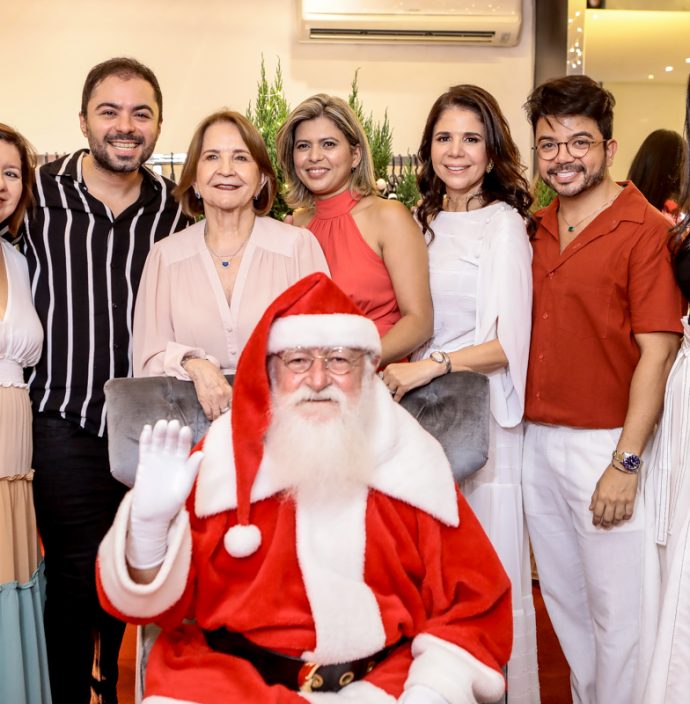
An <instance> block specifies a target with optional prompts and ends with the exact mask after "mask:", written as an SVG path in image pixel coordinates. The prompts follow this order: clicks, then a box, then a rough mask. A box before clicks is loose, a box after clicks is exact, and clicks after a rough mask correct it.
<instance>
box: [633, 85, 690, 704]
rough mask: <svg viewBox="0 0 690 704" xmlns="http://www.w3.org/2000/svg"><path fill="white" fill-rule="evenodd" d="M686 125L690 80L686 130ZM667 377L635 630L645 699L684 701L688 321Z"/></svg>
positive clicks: (684, 196) (688, 280)
mask: <svg viewBox="0 0 690 704" xmlns="http://www.w3.org/2000/svg"><path fill="white" fill-rule="evenodd" d="M689 130H690V81H689V82H688V91H687V94H686V113H685V133H686V134H688V133H689ZM687 147H688V145H687V143H686V155H685V166H684V174H683V188H682V193H681V196H680V199H679V213H681V214H683V215H682V219H681V221H680V222H679V223H678V225H676V227H675V228H674V229H673V231H672V232H673V235H674V237H673V238H672V239H671V245H672V249H673V269H674V273H675V276H676V281H677V282H678V285H679V287H680V290H681V291H682V293H683V295H684V296H685V298H686V299H688V300H690V237H688V232H690V152H689V151H688V148H687ZM682 322H683V329H684V335H683V342H682V344H681V347H680V350H679V351H678V356H677V357H676V361H675V363H674V365H673V368H672V369H671V373H670V374H669V376H668V380H667V382H666V395H665V397H664V411H663V414H662V417H661V421H660V423H659V429H658V431H657V434H656V437H655V440H654V445H653V448H652V455H651V459H650V462H649V468H648V470H647V474H646V477H645V484H644V502H645V515H646V516H647V532H646V548H647V550H646V554H645V584H644V596H645V598H644V603H643V612H642V629H641V633H642V635H641V637H640V667H639V668H638V672H639V673H640V675H641V682H640V683H639V684H640V686H639V687H638V688H637V691H638V692H639V693H640V694H641V698H640V699H638V701H641V702H643V704H685V702H686V701H687V700H688V696H689V694H688V693H689V692H690V321H689V319H688V316H685V317H684V318H683V319H682Z"/></svg>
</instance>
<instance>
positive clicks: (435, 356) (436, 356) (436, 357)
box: [429, 351, 445, 364]
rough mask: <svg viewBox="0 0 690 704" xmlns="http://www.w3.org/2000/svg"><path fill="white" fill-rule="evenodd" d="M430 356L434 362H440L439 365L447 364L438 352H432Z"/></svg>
mask: <svg viewBox="0 0 690 704" xmlns="http://www.w3.org/2000/svg"><path fill="white" fill-rule="evenodd" d="M429 356H430V357H431V359H433V360H434V362H438V363H439V364H443V363H444V362H445V360H444V359H443V355H442V354H441V353H440V352H438V351H436V352H432V353H431V354H430V355H429Z"/></svg>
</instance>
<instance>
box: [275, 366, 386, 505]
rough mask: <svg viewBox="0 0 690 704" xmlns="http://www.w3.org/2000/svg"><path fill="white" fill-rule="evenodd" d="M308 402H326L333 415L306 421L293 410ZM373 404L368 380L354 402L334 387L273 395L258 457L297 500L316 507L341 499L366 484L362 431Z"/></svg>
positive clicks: (370, 468)
mask: <svg viewBox="0 0 690 704" xmlns="http://www.w3.org/2000/svg"><path fill="white" fill-rule="evenodd" d="M310 399H311V402H317V403H319V402H320V403H327V402H328V401H326V399H331V400H332V402H334V403H336V404H338V408H337V412H336V413H335V414H334V415H333V416H332V417H328V418H317V417H314V418H313V419H311V418H310V417H309V414H308V413H303V412H301V411H300V408H299V407H300V405H303V404H305V403H309V400H310ZM373 403H374V394H373V380H372V379H368V378H364V379H363V380H362V388H361V393H360V395H359V398H358V399H357V400H356V401H354V402H352V401H348V399H347V397H346V396H345V394H344V393H343V392H342V391H341V390H340V389H339V388H338V387H335V386H329V387H327V388H325V389H323V390H322V391H319V392H316V391H312V390H311V389H308V388H307V387H301V388H299V389H297V390H296V391H294V392H292V393H290V394H285V395H284V396H281V397H280V398H278V397H276V394H275V393H274V394H273V395H272V416H271V424H270V426H269V428H268V432H267V434H266V440H265V445H264V453H265V455H266V457H267V459H268V460H269V461H270V467H271V472H272V473H273V475H274V476H275V478H276V480H277V481H278V482H280V484H281V485H282V486H286V487H287V488H288V492H289V493H290V494H291V495H292V496H293V497H295V498H297V499H299V500H300V501H308V502H311V501H314V502H316V503H319V504H323V503H328V502H332V501H341V500H343V499H345V500H347V497H348V496H351V495H352V494H353V493H354V492H357V491H358V490H361V488H362V487H363V486H366V485H368V484H369V482H370V480H371V477H372V475H373V472H374V469H375V466H374V460H373V456H372V452H371V447H370V442H369V437H368V433H367V430H368V429H370V428H371V423H370V417H371V415H372V414H371V412H370V409H371V408H372V407H373Z"/></svg>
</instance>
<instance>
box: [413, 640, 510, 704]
mask: <svg viewBox="0 0 690 704" xmlns="http://www.w3.org/2000/svg"><path fill="white" fill-rule="evenodd" d="M412 655H413V657H414V660H413V661H412V665H411V666H410V671H409V673H408V676H407V681H406V682H405V689H409V688H410V687H413V686H414V685H424V686H426V687H429V688H430V689H433V690H434V691H436V692H438V693H439V694H440V695H441V696H442V697H444V698H445V699H447V700H448V704H466V702H473V701H477V702H495V701H497V700H498V699H500V698H501V697H502V696H503V693H504V691H505V680H504V679H503V676H502V675H501V674H500V673H499V672H497V671H496V670H494V669H493V668H491V667H489V666H488V665H485V664H484V663H483V662H481V660H478V659H477V658H475V657H474V655H472V654H471V653H469V652H468V651H467V650H465V649H463V648H459V647H458V646H457V645H454V644H453V643H450V642H448V641H447V640H441V639H440V638H437V637H436V636H432V635H429V634H428V633H423V634H422V635H419V636H417V637H416V638H415V639H414V640H413V641H412Z"/></svg>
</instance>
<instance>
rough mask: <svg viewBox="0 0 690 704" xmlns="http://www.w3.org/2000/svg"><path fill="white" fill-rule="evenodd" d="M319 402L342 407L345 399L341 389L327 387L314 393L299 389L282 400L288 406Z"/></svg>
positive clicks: (309, 390) (311, 390)
mask: <svg viewBox="0 0 690 704" xmlns="http://www.w3.org/2000/svg"><path fill="white" fill-rule="evenodd" d="M319 401H331V402H333V403H337V404H338V405H339V406H341V407H342V406H344V405H345V402H346V398H345V394H344V393H343V391H342V390H341V389H339V388H337V387H333V386H329V387H327V388H325V389H321V390H320V391H314V390H313V389H310V388H299V389H296V390H295V391H292V392H291V393H290V394H288V395H287V396H286V397H285V398H284V399H283V402H284V403H285V404H287V405H289V406H299V405H300V404H302V403H312V402H315V403H318V402H319Z"/></svg>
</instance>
